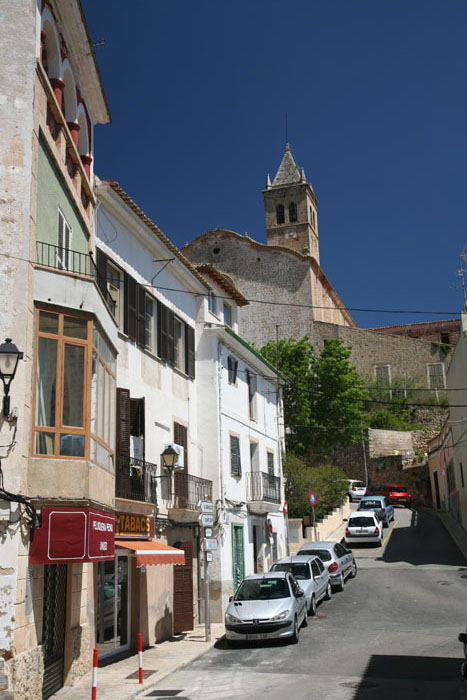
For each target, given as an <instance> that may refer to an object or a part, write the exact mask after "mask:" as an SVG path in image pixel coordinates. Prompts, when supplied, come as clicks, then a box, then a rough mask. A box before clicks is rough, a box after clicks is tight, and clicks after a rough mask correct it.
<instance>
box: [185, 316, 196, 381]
mask: <svg viewBox="0 0 467 700" xmlns="http://www.w3.org/2000/svg"><path fill="white" fill-rule="evenodd" d="M185 374H187V375H188V376H189V377H190V378H191V379H194V378H195V329H194V328H192V327H191V326H189V325H188V324H187V323H185Z"/></svg>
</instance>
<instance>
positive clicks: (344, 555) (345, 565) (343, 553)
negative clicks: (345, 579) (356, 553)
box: [334, 543, 352, 576]
mask: <svg viewBox="0 0 467 700" xmlns="http://www.w3.org/2000/svg"><path fill="white" fill-rule="evenodd" d="M334 551H335V553H336V556H337V557H338V559H339V561H340V563H341V567H342V572H343V574H344V576H348V575H349V571H350V567H351V564H352V560H351V555H350V553H349V552H348V551H347V550H346V549H345V548H344V547H343V546H342V545H341V544H339V543H337V544H336V545H335V547H334Z"/></svg>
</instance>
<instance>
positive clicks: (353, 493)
mask: <svg viewBox="0 0 467 700" xmlns="http://www.w3.org/2000/svg"><path fill="white" fill-rule="evenodd" d="M348 481H349V489H348V491H347V493H348V495H349V500H350V502H351V503H352V501H359V500H360V499H361V498H363V496H365V494H366V486H365V484H364V483H363V481H358V480H357V479H349V480H348Z"/></svg>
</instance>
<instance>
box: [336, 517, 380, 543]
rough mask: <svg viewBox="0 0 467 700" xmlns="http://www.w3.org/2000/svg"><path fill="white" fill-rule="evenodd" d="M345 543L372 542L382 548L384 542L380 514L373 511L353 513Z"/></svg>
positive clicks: (348, 523) (348, 524) (349, 520)
mask: <svg viewBox="0 0 467 700" xmlns="http://www.w3.org/2000/svg"><path fill="white" fill-rule="evenodd" d="M345 541H346V543H347V544H352V542H358V543H360V544H365V543H369V542H371V543H373V544H376V545H377V546H378V547H380V546H381V542H382V541H383V523H382V521H381V520H380V518H379V516H378V514H377V513H375V512H374V511H372V510H366V511H365V510H364V511H358V510H357V512H356V513H351V514H350V516H349V519H348V520H347V527H346V528H345Z"/></svg>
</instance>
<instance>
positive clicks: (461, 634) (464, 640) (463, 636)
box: [458, 632, 467, 644]
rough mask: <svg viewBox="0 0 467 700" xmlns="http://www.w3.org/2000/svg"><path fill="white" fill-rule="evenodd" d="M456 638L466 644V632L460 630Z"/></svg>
mask: <svg viewBox="0 0 467 700" xmlns="http://www.w3.org/2000/svg"><path fill="white" fill-rule="evenodd" d="M458 640H459V641H460V642H461V643H462V644H467V634H466V633H465V632H461V633H460V635H459V636H458Z"/></svg>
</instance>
